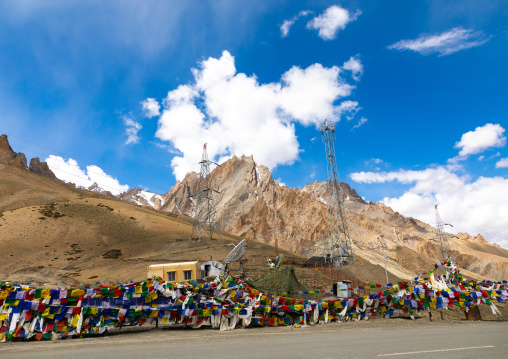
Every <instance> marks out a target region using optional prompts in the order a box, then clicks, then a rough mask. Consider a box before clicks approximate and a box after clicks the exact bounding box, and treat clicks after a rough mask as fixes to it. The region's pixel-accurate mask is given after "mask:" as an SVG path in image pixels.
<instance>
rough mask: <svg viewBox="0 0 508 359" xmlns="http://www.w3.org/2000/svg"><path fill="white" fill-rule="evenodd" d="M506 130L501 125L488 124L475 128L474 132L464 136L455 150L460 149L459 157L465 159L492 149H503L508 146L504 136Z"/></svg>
mask: <svg viewBox="0 0 508 359" xmlns="http://www.w3.org/2000/svg"><path fill="white" fill-rule="evenodd" d="M504 132H505V129H504V128H503V127H501V125H499V124H495V125H494V124H492V123H487V124H486V125H484V126H481V127H477V128H475V130H474V131H469V132H466V133H464V134H463V135H462V137H461V139H460V141H459V142H457V143H456V144H455V148H460V149H461V150H460V152H459V156H461V157H464V156H468V155H474V154H477V153H480V152H483V151H485V150H487V149H488V148H491V147H503V146H504V145H506V137H505V136H503V133H504Z"/></svg>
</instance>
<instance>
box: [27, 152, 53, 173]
mask: <svg viewBox="0 0 508 359" xmlns="http://www.w3.org/2000/svg"><path fill="white" fill-rule="evenodd" d="M23 156H24V155H23ZM25 161H26V159H25ZM28 170H29V171H30V172H34V173H38V174H40V175H43V176H46V177H49V178H53V179H56V176H55V174H54V173H53V171H51V170H50V169H49V166H48V164H47V163H46V162H41V161H40V160H39V157H34V158H32V159H31V160H30V166H29V167H28Z"/></svg>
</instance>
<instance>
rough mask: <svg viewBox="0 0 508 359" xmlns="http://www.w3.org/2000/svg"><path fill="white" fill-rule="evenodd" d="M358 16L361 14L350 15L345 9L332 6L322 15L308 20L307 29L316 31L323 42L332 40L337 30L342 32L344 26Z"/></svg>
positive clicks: (358, 12)
mask: <svg viewBox="0 0 508 359" xmlns="http://www.w3.org/2000/svg"><path fill="white" fill-rule="evenodd" d="M360 14H361V12H360V11H357V12H356V13H355V14H353V15H351V14H350V13H349V11H347V10H346V9H344V8H341V7H340V6H338V5H332V6H330V7H329V8H328V9H326V10H325V12H324V13H322V14H321V15H319V16H316V17H315V18H313V19H312V20H310V21H309V22H308V23H307V29H314V30H318V35H319V37H321V38H322V39H323V40H333V39H335V38H336V37H337V33H338V32H339V30H344V29H345V28H346V25H347V24H348V23H350V22H351V21H354V20H356V19H357V17H358V16H359V15H360Z"/></svg>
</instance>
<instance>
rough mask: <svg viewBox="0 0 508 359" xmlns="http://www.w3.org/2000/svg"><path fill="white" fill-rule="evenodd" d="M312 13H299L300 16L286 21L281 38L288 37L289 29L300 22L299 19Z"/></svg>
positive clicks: (281, 30)
mask: <svg viewBox="0 0 508 359" xmlns="http://www.w3.org/2000/svg"><path fill="white" fill-rule="evenodd" d="M311 13H312V11H309V10H305V11H300V13H298V15H295V16H293V17H292V18H290V19H288V20H284V22H283V23H282V25H281V26H280V36H281V37H286V36H288V34H289V29H290V28H291V26H293V24H294V23H295V22H296V20H298V19H299V18H301V17H303V16H307V15H309V14H311Z"/></svg>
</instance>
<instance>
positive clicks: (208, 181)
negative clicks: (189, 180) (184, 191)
mask: <svg viewBox="0 0 508 359" xmlns="http://www.w3.org/2000/svg"><path fill="white" fill-rule="evenodd" d="M199 164H200V165H201V171H200V174H199V183H198V192H197V193H196V194H195V195H194V196H193V197H195V198H196V200H195V208H194V225H193V226H192V233H191V237H190V238H191V239H192V238H194V235H195V234H196V233H197V236H198V239H199V240H201V238H203V237H204V235H205V234H206V233H208V236H209V238H210V239H213V233H214V232H215V233H217V236H219V239H222V237H221V235H220V233H219V223H218V222H217V220H216V217H217V208H216V205H215V199H214V193H219V191H217V190H216V189H214V187H213V185H214V181H213V178H212V176H211V175H210V165H211V164H216V163H215V162H213V161H210V160H209V159H208V153H207V152H206V143H205V144H204V145H203V155H202V157H201V162H199Z"/></svg>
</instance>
